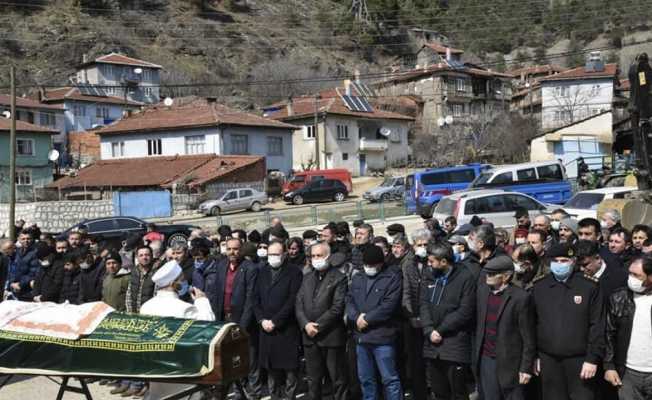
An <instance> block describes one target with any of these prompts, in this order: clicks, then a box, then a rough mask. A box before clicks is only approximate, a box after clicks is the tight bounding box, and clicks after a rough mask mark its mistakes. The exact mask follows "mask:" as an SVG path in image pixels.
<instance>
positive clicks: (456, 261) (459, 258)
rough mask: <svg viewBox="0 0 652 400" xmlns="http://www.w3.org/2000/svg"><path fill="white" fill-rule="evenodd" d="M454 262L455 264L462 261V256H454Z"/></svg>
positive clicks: (456, 254) (457, 254)
mask: <svg viewBox="0 0 652 400" xmlns="http://www.w3.org/2000/svg"><path fill="white" fill-rule="evenodd" d="M453 261H455V264H457V263H458V262H460V261H462V255H461V254H460V253H455V254H453Z"/></svg>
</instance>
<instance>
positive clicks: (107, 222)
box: [88, 219, 115, 233]
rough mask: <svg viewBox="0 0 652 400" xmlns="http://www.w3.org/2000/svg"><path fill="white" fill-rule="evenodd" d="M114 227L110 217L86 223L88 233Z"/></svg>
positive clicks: (110, 229)
mask: <svg viewBox="0 0 652 400" xmlns="http://www.w3.org/2000/svg"><path fill="white" fill-rule="evenodd" d="M114 229H115V228H114V226H113V220H112V219H103V220H100V221H95V222H91V223H90V224H88V233H98V232H109V231H112V230H114Z"/></svg>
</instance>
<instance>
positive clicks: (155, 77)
mask: <svg viewBox="0 0 652 400" xmlns="http://www.w3.org/2000/svg"><path fill="white" fill-rule="evenodd" d="M162 69H163V67H162V66H160V65H158V64H154V63H151V62H148V61H143V60H139V59H136V58H132V57H127V56H125V55H124V54H118V53H111V54H107V55H104V56H101V57H98V58H96V59H94V60H90V61H87V60H84V61H83V63H82V64H81V65H80V66H78V67H77V72H76V73H75V76H74V79H75V81H76V82H77V84H79V85H93V86H98V87H99V88H100V89H101V90H103V91H105V92H106V94H107V95H109V96H117V97H121V98H125V99H127V100H131V101H136V102H141V103H145V104H154V103H158V102H159V101H160V89H159V87H160V84H161V70H162Z"/></svg>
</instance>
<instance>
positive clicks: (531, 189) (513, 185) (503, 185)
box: [471, 161, 573, 204]
mask: <svg viewBox="0 0 652 400" xmlns="http://www.w3.org/2000/svg"><path fill="white" fill-rule="evenodd" d="M471 188H473V189H503V190H507V191H512V192H519V193H525V194H527V195H529V196H531V197H534V198H535V199H537V200H539V201H540V202H543V203H551V204H564V203H566V202H567V201H568V199H570V198H571V196H572V195H573V192H572V187H571V184H570V182H568V179H567V178H566V172H565V171H564V167H563V166H562V165H561V164H560V163H559V162H558V161H540V162H532V163H524V164H514V165H503V166H499V167H493V168H491V169H489V170H486V171H484V172H482V174H480V176H478V177H477V178H476V179H475V180H474V181H473V183H472V184H471Z"/></svg>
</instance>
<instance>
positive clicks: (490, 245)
mask: <svg viewBox="0 0 652 400" xmlns="http://www.w3.org/2000/svg"><path fill="white" fill-rule="evenodd" d="M467 243H468V245H469V250H471V254H470V255H469V257H468V258H467V259H466V261H465V262H464V264H465V265H466V266H467V268H469V271H470V272H471V273H472V274H473V275H474V276H475V277H476V278H478V277H479V276H480V275H482V269H483V268H484V266H485V264H487V262H489V260H491V259H492V258H494V257H496V256H497V255H499V254H504V251H502V249H500V248H499V247H498V246H497V243H496V233H495V232H494V229H493V227H491V226H490V225H480V226H476V227H475V228H473V230H472V231H471V233H470V234H469V238H468V239H467ZM482 279H483V280H484V276H482Z"/></svg>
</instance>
